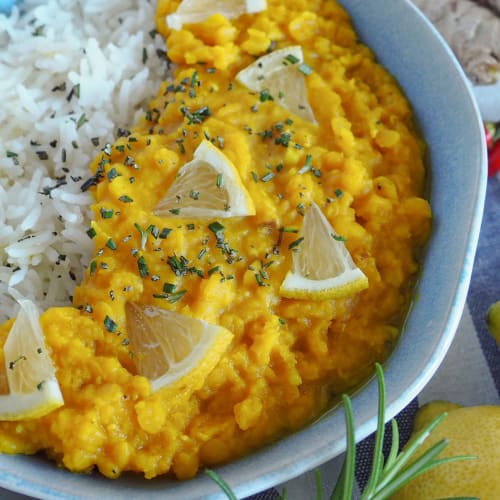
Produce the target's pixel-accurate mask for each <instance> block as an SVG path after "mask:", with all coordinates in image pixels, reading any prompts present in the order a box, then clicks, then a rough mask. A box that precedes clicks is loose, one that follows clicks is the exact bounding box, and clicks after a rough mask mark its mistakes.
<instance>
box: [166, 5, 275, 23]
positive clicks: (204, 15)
mask: <svg viewBox="0 0 500 500" xmlns="http://www.w3.org/2000/svg"><path fill="white" fill-rule="evenodd" d="M266 9H267V1H266V0H183V1H182V2H181V3H180V5H179V7H178V8H177V10H176V11H175V12H174V13H173V14H170V15H168V16H167V26H168V27H169V28H170V29H173V30H180V29H182V26H183V25H184V24H196V23H201V22H203V21H205V20H206V19H208V18H209V17H210V16H213V15H214V14H222V15H223V16H224V17H226V18H227V19H235V18H237V17H240V16H241V15H243V14H255V13H257V12H262V11H264V10H266Z"/></svg>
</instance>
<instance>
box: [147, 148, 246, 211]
mask: <svg viewBox="0 0 500 500" xmlns="http://www.w3.org/2000/svg"><path fill="white" fill-rule="evenodd" d="M155 213H156V215H159V216H161V217H164V216H169V217H171V216H173V215H174V216H176V215H178V216H180V217H205V218H213V217H223V218H227V217H245V216H249V215H255V205H254V203H253V200H252V198H251V197H250V194H249V193H248V191H247V190H246V188H245V186H244V185H243V182H242V180H241V177H240V175H239V173H238V170H237V169H236V167H235V166H234V165H233V163H232V162H231V161H230V160H229V158H228V157H227V156H226V155H225V154H224V153H222V151H220V150H219V149H218V148H216V147H215V146H214V145H213V144H212V143H211V142H210V141H207V140H203V141H202V142H201V143H200V145H199V146H198V148H197V149H196V151H195V152H194V156H193V159H192V160H191V161H190V162H188V163H185V164H184V165H183V166H182V167H181V168H180V169H179V171H178V173H177V176H176V178H175V180H174V182H173V183H172V185H171V186H170V187H169V189H168V190H167V193H166V194H165V196H164V198H163V199H162V200H161V201H160V203H159V204H158V205H157V207H156V210H155Z"/></svg>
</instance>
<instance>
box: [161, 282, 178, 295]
mask: <svg viewBox="0 0 500 500" xmlns="http://www.w3.org/2000/svg"><path fill="white" fill-rule="evenodd" d="M174 290H175V285H174V284H173V283H164V284H163V291H164V292H165V293H172V292H173V291H174Z"/></svg>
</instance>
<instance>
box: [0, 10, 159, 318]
mask: <svg viewBox="0 0 500 500" xmlns="http://www.w3.org/2000/svg"><path fill="white" fill-rule="evenodd" d="M155 7H156V6H155V2H154V1H147V0H78V1H77V0H48V1H46V0H25V1H24V2H22V3H21V4H20V6H19V7H15V8H14V10H13V11H12V13H11V15H10V16H8V17H6V16H5V15H0V96H1V104H0V321H4V320H5V319H6V318H8V317H11V316H13V315H14V314H15V312H16V310H17V307H16V305H15V302H14V300H13V298H12V293H14V294H16V292H18V293H20V294H21V295H23V296H25V297H27V298H30V299H31V300H34V301H35V303H36V304H37V305H38V306H39V308H40V309H42V310H43V309H46V308H48V307H50V306H53V305H69V304H70V303H71V297H72V294H73V290H74V287H75V286H76V285H77V284H78V283H79V282H80V280H81V279H82V278H83V275H84V270H85V267H86V266H87V264H88V262H89V259H90V256H91V253H92V242H91V240H90V239H89V238H88V236H87V234H86V230H87V229H88V227H89V221H90V213H89V203H90V202H91V195H90V194H89V193H88V192H82V191H81V189H80V186H81V185H82V183H83V182H84V181H85V180H86V179H87V178H88V177H89V176H90V171H89V170H88V166H89V163H90V162H91V160H92V159H93V158H94V157H95V156H96V154H97V153H98V151H99V150H100V149H101V148H102V147H104V145H105V144H106V143H109V142H113V140H114V138H115V135H116V133H117V130H118V129H119V128H122V129H127V128H129V127H131V126H132V125H133V124H134V122H135V121H136V119H137V118H138V116H139V114H140V113H141V108H143V106H144V105H145V104H146V103H147V101H148V100H149V99H150V98H151V97H152V96H153V95H154V94H155V93H156V90H157V88H158V86H159V83H160V81H161V80H162V79H164V77H165V74H166V64H165V60H164V58H161V57H158V54H157V51H161V50H163V48H164V46H163V41H162V40H161V37H159V36H155V35H154V31H153V30H154V12H155ZM78 88H79V93H78V90H77V89H78ZM94 138H98V139H99V145H98V146H95V145H94V144H93V141H92V139H94ZM58 184H61V185H60V186H59V187H57V188H54V189H52V188H53V187H54V186H57V185H58ZM43 193H46V194H43ZM9 287H13V288H14V289H15V291H14V292H12V293H10V292H9Z"/></svg>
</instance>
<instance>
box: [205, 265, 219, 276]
mask: <svg viewBox="0 0 500 500" xmlns="http://www.w3.org/2000/svg"><path fill="white" fill-rule="evenodd" d="M218 271H220V266H215V267H212V268H211V269H209V270H208V271H207V274H208V275H209V276H212V274H214V273H216V272H218Z"/></svg>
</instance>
